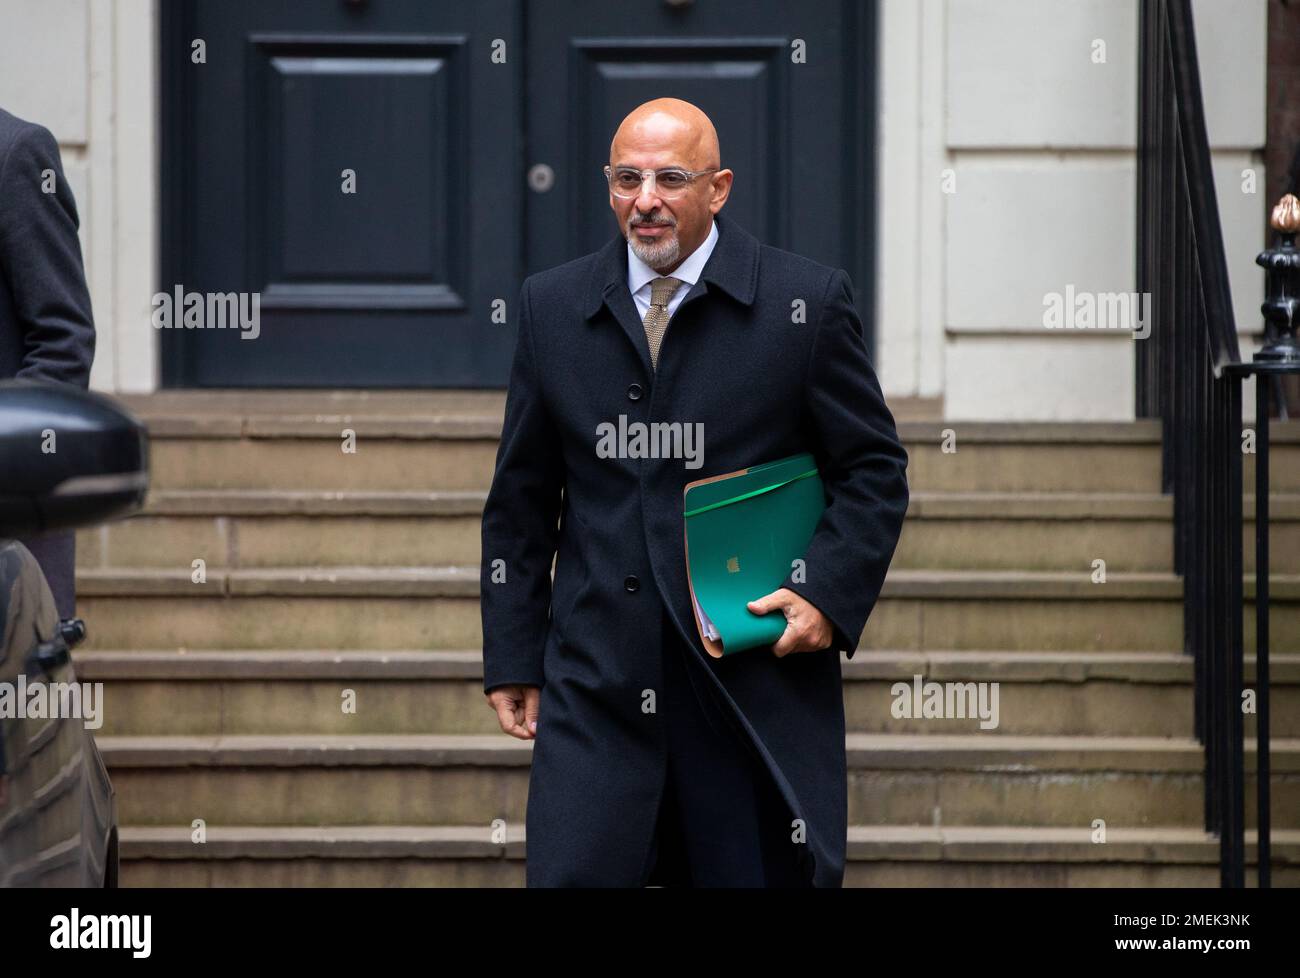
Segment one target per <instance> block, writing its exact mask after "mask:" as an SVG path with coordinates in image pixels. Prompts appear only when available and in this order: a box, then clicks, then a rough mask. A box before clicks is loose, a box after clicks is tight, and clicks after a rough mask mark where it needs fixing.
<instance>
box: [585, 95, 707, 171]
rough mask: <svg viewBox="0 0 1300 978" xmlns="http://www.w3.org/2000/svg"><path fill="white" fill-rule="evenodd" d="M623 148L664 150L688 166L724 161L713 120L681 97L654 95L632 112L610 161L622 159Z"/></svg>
mask: <svg viewBox="0 0 1300 978" xmlns="http://www.w3.org/2000/svg"><path fill="white" fill-rule="evenodd" d="M624 152H633V153H637V152H652V153H653V152H662V153H664V154H667V155H671V156H673V159H672V160H671V161H670V163H673V164H676V165H679V166H684V167H686V168H687V169H688V170H703V169H706V168H708V167H716V166H719V165H720V164H721V158H720V153H719V149H718V131H717V130H716V129H714V128H713V122H712V120H711V119H709V117H708V116H707V115H705V114H704V113H703V112H702V111H701V110H700V109H699V108H698V107H696V106H694V105H692V104H691V103H690V102H683V101H682V100H681V99H679V98H657V99H651V100H650V101H649V102H643V103H641V104H640V105H638V106H637V107H636V108H635V109H633V110H632V111H631V112H629V113H628V115H627V118H625V119H624V120H623V122H622V124H621V125H620V126H619V127H618V131H617V132H616V133H614V139H613V140H612V141H611V142H610V144H609V158H610V161H611V162H617V161H619V160H620V153H624ZM658 165H662V166H667V165H670V164H669V163H663V164H658Z"/></svg>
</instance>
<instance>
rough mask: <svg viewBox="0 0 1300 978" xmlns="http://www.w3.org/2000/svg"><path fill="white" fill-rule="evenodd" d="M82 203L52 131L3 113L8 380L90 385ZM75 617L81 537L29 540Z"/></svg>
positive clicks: (2, 315)
mask: <svg viewBox="0 0 1300 978" xmlns="http://www.w3.org/2000/svg"><path fill="white" fill-rule="evenodd" d="M77 227H78V220H77V204H76V201H75V200H74V199H73V197H72V188H71V187H69V186H68V181H67V180H66V179H65V178H64V175H63V165H62V163H61V161H60V159H59V145H58V143H57V142H55V139H54V137H53V136H52V135H51V134H50V131H49V130H48V129H46V128H45V127H44V126H40V125H37V124H36V123H32V122H26V121H24V120H22V119H19V118H18V117H17V116H14V115H10V114H9V113H8V112H6V111H4V109H0V379H4V380H8V379H11V378H15V377H16V378H21V379H26V380H38V381H50V382H55V383H60V384H71V385H73V386H74V387H80V388H82V389H83V390H84V389H85V388H86V387H87V386H89V384H90V364H91V361H92V360H93V359H94V356H95V324H94V320H93V319H92V317H91V311H90V293H89V291H88V290H87V288H86V276H85V272H84V270H83V268H82V262H81V242H80V241H79V240H78V238H77ZM22 542H23V543H24V544H25V545H26V547H27V549H28V550H30V551H31V552H32V556H34V557H35V558H36V560H37V562H38V563H39V564H40V565H41V570H42V571H44V572H45V579H46V580H47V581H48V582H49V585H50V591H51V592H52V593H53V595H54V602H55V606H56V607H57V608H58V612H59V617H60V618H71V617H72V616H73V613H74V605H75V601H74V597H75V564H76V535H75V533H74V532H73V531H71V530H60V531H56V532H54V533H47V534H43V535H41V536H36V537H31V538H28V539H24V540H23V541H22Z"/></svg>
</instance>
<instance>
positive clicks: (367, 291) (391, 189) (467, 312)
mask: <svg viewBox="0 0 1300 978" xmlns="http://www.w3.org/2000/svg"><path fill="white" fill-rule="evenodd" d="M162 15H163V58H164V67H163V74H164V78H165V79H167V80H168V82H169V84H170V86H171V87H172V88H173V89H174V91H173V92H172V93H171V94H170V95H169V96H168V97H166V98H165V101H164V117H165V119H166V120H167V121H166V122H165V124H164V153H163V168H164V215H165V227H164V246H165V248H166V252H167V253H166V257H165V258H164V262H163V279H164V282H163V290H164V291H168V292H170V291H171V290H172V289H174V287H175V285H176V284H182V285H183V286H184V288H185V290H186V291H197V292H200V293H208V292H219V293H226V292H231V291H235V292H257V293H259V294H260V296H261V331H260V335H259V336H258V337H257V338H256V339H243V338H241V336H240V332H239V331H238V330H223V329H203V330H162V331H161V332H162V334H163V335H162V345H163V353H164V377H165V382H166V383H168V384H169V385H173V386H267V387H292V386H357V387H449V386H450V387H456V386H459V387H478V386H502V385H504V384H505V382H506V379H507V377H508V369H509V358H510V353H511V351H512V349H513V332H512V330H511V329H510V327H509V326H508V325H504V324H494V323H492V321H491V319H492V316H491V314H492V310H493V302H494V300H496V299H504V300H505V301H506V302H507V304H508V305H509V304H513V301H514V297H515V295H516V294H517V290H518V285H519V281H520V278H521V276H520V258H521V253H522V247H521V242H520V241H519V237H518V228H517V222H516V221H515V220H513V218H512V215H515V214H517V213H518V211H519V207H520V206H521V193H522V189H521V187H520V180H519V177H518V173H519V158H520V134H521V132H522V128H523V127H522V123H521V119H520V112H521V108H522V101H521V99H520V84H519V80H520V78H521V77H522V65H521V62H522V54H523V52H522V47H520V46H519V43H518V42H519V20H520V15H519V6H518V3H516V2H513V0H483V2H477V3H474V4H452V3H429V2H427V0H384V2H382V3H355V4H354V3H343V2H322V3H313V4H303V3H292V2H287V0H281V2H266V0H223V2H221V3H199V2H194V0H187V2H182V3H176V4H172V3H169V4H166V5H164V6H163V8H162ZM194 38H201V39H203V40H204V41H205V43H206V47H207V52H206V53H207V62H206V63H205V64H198V65H196V64H192V63H191V60H190V52H191V50H192V47H191V44H192V39H194ZM498 39H499V40H500V41H501V42H503V43H504V44H505V48H504V50H505V52H506V54H507V57H506V60H505V63H498V62H494V60H493V58H492V51H493V42H494V41H496V40H498ZM512 53H513V54H514V57H513V58H512V57H510V54H512ZM345 171H347V173H351V174H355V193H345V192H344V184H345V180H346V179H347V176H346V174H345Z"/></svg>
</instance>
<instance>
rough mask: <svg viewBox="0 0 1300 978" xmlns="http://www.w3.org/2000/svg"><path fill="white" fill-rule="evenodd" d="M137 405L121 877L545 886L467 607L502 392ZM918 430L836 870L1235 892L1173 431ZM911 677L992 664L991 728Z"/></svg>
mask: <svg viewBox="0 0 1300 978" xmlns="http://www.w3.org/2000/svg"><path fill="white" fill-rule="evenodd" d="M127 400H128V402H129V403H130V406H131V407H133V408H134V409H135V410H136V411H137V413H138V414H140V416H141V417H142V418H144V419H145V420H146V421H147V422H148V424H149V426H150V429H151V432H152V436H153V489H152V492H151V495H150V501H149V504H148V506H147V508H146V510H145V511H144V512H143V513H142V514H141V515H139V516H137V517H135V518H133V519H131V520H128V521H126V522H123V523H118V524H113V525H109V526H106V527H100V528H96V529H92V530H89V531H86V532H84V533H82V534H81V536H80V541H79V554H78V557H79V563H80V571H79V614H80V615H82V617H84V618H85V619H86V621H87V624H88V627H89V633H90V638H89V640H88V642H87V644H86V646H84V647H83V648H82V649H79V650H78V652H77V653H76V657H75V661H76V665H77V669H78V674H79V677H80V678H82V679H90V680H102V681H104V682H105V683H106V685H107V693H106V695H107V697H108V699H107V701H106V720H105V725H104V728H103V729H102V730H101V731H99V737H98V740H99V744H100V749H101V751H102V753H103V756H104V758H105V761H106V762H107V764H108V766H109V770H110V772H111V774H112V777H113V781H114V784H115V786H116V788H117V792H118V804H119V816H120V821H121V826H122V828H121V853H122V863H123V865H122V879H123V882H124V885H137V886H147V885H164V886H168V885H178V886H185V885H196V886H203V885H266V886H278V885H316V886H335V885H363V886H364V885H385V886H400V885H439V886H444V885H445V886H459V885H487V886H497V885H520V884H522V882H523V877H524V872H523V869H524V863H523V856H524V839H523V825H524V811H525V801H526V795H527V787H528V764H529V757H530V751H531V746H530V745H528V744H526V743H523V742H520V741H517V740H514V739H512V738H509V737H507V736H505V735H504V734H501V733H500V732H499V731H498V730H497V728H496V721H495V718H494V716H493V715H492V713H491V712H490V711H489V710H488V708H487V707H486V705H485V701H484V698H483V695H482V692H481V679H482V671H481V661H480V652H479V648H480V639H481V635H480V624H479V613H478V605H477V590H478V559H479V552H478V548H479V517H480V514H481V509H482V503H483V498H484V495H485V492H486V490H487V487H488V485H489V484H490V481H491V474H492V467H493V462H494V459H495V452H496V441H495V439H496V436H497V435H498V433H499V429H500V421H501V411H502V406H503V397H502V395H501V394H500V393H499V392H438V393H421V394H404V393H391V394H385V393H337V394H331V393H321V392H310V393H306V392H304V393H298V394H291V393H276V392H247V393H237V392H213V393H199V392H183V393H161V394H156V395H151V396H149V397H143V398H138V399H134V400H132V399H127ZM905 417H906V415H905V414H902V413H900V418H905ZM345 429H351V430H353V431H355V433H356V440H357V451H356V453H355V454H347V453H345V452H343V451H342V448H341V446H342V443H343V436H344V431H345ZM899 429H900V434H901V435H902V436H903V438H904V440H905V443H906V446H907V449H908V452H909V456H910V459H911V462H910V465H909V470H908V473H909V481H910V484H911V488H912V503H911V508H910V511H909V513H908V519H907V524H906V528H905V530H904V534H903V539H902V542H901V544H900V548H899V552H898V554H897V555H896V557H895V561H894V565H893V570H892V572H891V574H890V577H889V579H888V581H887V583H886V587H885V591H884V594H883V595H882V597H881V600H880V602H879V603H878V605H877V607H876V610H875V612H874V613H873V615H872V617H871V620H870V622H869V623H868V625H867V630H866V633H865V636H864V643H863V646H862V647H861V649H860V651H859V652H858V654H857V655H856V656H855V657H854V659H853V660H852V661H847V660H846V661H845V663H844V680H845V689H844V695H845V704H846V710H847V721H848V727H849V734H848V744H847V747H848V759H849V823H850V829H849V846H848V867H847V871H846V875H845V884H846V885H848V886H854V885H861V886H872V885H877V886H883V885H908V886H913V885H914V886H939V885H942V886H953V885H1029V886H1042V885H1047V886H1056V885H1062V886H1130V885H1154V886H1174V885H1200V886H1214V885H1217V881H1218V870H1217V857H1218V843H1217V841H1216V840H1215V839H1214V838H1213V837H1211V836H1209V835H1208V834H1207V833H1205V832H1204V830H1203V822H1202V808H1203V797H1202V777H1201V770H1202V766H1203V753H1202V750H1201V748H1200V745H1199V744H1198V743H1197V742H1196V740H1195V738H1194V737H1193V730H1192V722H1193V713H1192V663H1191V661H1190V660H1189V659H1188V658H1187V657H1185V656H1184V655H1183V654H1182V652H1181V651H1180V649H1181V645H1182V643H1181V638H1180V636H1181V604H1180V595H1181V583H1180V581H1179V579H1178V578H1177V577H1176V576H1175V575H1174V574H1173V572H1172V538H1173V534H1172V523H1171V520H1172V502H1171V500H1169V499H1168V498H1166V497H1163V496H1161V494H1160V492H1159V489H1160V484H1159V472H1160V446H1159V429H1158V427H1157V425H1156V424H1155V423H1154V422H1152V423H1147V422H1137V423H1128V424H1013V425H1006V424H973V423H972V424H961V423H939V422H933V421H921V420H915V421H913V420H900V424H899ZM945 429H951V430H952V432H953V433H955V446H956V451H943V450H942V443H943V442H944V430H945ZM1297 429H1300V425H1279V426H1276V427H1275V429H1274V446H1275V450H1274V455H1273V459H1272V462H1273V473H1274V475H1273V479H1274V482H1273V485H1274V490H1275V493H1276V495H1275V499H1274V503H1273V518H1274V520H1275V524H1274V536H1273V560H1274V565H1273V575H1274V576H1273V593H1274V603H1273V635H1274V654H1273V657H1272V660H1271V661H1272V679H1273V724H1272V734H1273V754H1272V762H1273V778H1274V784H1273V819H1274V823H1273V824H1274V832H1273V845H1274V858H1275V860H1276V869H1275V873H1274V885H1278V886H1285V885H1292V886H1294V885H1300V709H1298V708H1297V707H1300V546H1298V545H1297V535H1298V534H1300V430H1297ZM951 440H952V439H951V438H949V439H948V441H949V442H951ZM1249 468H1250V466H1249V463H1248V465H1247V469H1248V470H1249ZM1247 474H1248V476H1249V471H1248V473H1247ZM1247 509H1248V511H1249V509H1250V507H1249V506H1248V507H1247ZM1247 532H1248V533H1251V532H1253V531H1252V530H1250V529H1249V528H1248V530H1247ZM1246 556H1247V563H1248V569H1250V562H1251V558H1252V556H1253V550H1252V549H1250V548H1249V547H1248V548H1247V554H1246ZM1098 559H1100V560H1104V561H1105V566H1106V580H1105V583H1094V582H1093V573H1094V566H1093V562H1094V561H1095V560H1098ZM196 560H202V561H203V570H204V579H203V580H202V581H201V582H199V583H196V582H195V580H194V576H195V570H194V562H195V561H196ZM1248 590H1249V587H1248ZM1250 614H1251V609H1250V608H1249V607H1248V608H1247V616H1248V618H1247V620H1248V622H1249V621H1250V618H1249V615H1250ZM1246 641H1247V650H1248V661H1247V679H1248V681H1249V680H1250V678H1251V677H1252V674H1253V656H1251V655H1250V652H1251V650H1252V649H1253V629H1251V628H1248V629H1247V636H1246ZM917 675H921V676H923V677H924V679H925V680H927V681H938V682H948V681H958V682H985V681H988V682H993V681H996V682H997V683H999V720H1000V723H999V725H998V727H997V728H996V729H992V730H983V729H981V728H980V725H979V721H978V719H974V718H972V719H969V720H961V719H896V718H894V717H893V716H892V713H891V709H890V706H891V702H892V700H893V694H892V692H891V687H892V686H893V685H894V684H895V683H896V682H900V681H901V682H906V683H909V684H910V683H911V682H912V680H913V677H914V676H917ZM350 696H351V697H354V698H355V704H356V708H355V711H354V712H345V710H344V702H345V698H346V697H350ZM1253 729H1254V727H1253V723H1251V722H1250V718H1248V722H1247V730H1248V734H1249V733H1251V732H1253ZM1246 756H1247V767H1248V768H1253V756H1254V754H1253V742H1248V743H1247V752H1246ZM1249 789H1250V791H1251V792H1252V797H1251V798H1250V799H1249V800H1248V803H1247V810H1248V812H1247V818H1248V824H1253V823H1254V806H1253V791H1254V785H1253V781H1251V782H1250V785H1249ZM1099 819H1100V820H1103V821H1104V823H1105V831H1106V834H1105V841H1104V843H1099V842H1097V841H1094V822H1095V820H1099ZM196 820H202V823H201V828H202V829H203V830H204V831H205V833H206V834H205V837H204V838H205V841H203V842H201V843H200V842H196V841H194V840H195V833H196V828H195V824H196ZM494 820H502V822H500V823H497V825H498V826H500V827H503V834H502V833H500V832H494ZM1250 838H1252V839H1253V835H1252V836H1251V837H1250ZM1248 841H1249V840H1248ZM1249 850H1250V851H1249V853H1248V856H1249V858H1251V859H1252V860H1253V854H1254V847H1253V845H1251V846H1249ZM1248 875H1253V873H1252V874H1248Z"/></svg>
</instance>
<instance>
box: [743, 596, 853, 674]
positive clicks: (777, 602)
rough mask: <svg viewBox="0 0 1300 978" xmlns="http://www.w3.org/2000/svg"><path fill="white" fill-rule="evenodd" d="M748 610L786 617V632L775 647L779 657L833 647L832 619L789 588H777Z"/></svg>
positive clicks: (752, 602) (773, 649)
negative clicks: (782, 613) (777, 613)
mask: <svg viewBox="0 0 1300 978" xmlns="http://www.w3.org/2000/svg"><path fill="white" fill-rule="evenodd" d="M746 607H748V608H749V610H750V611H752V612H753V613H754V614H756V615H766V614H768V613H769V612H772V611H777V610H778V609H779V610H780V611H782V612H784V614H785V632H784V633H782V635H781V637H780V639H778V640H777V642H776V643H775V644H774V645H773V646H772V651H773V652H775V653H776V656H777V658H778V659H779V658H781V657H782V656H783V655H785V654H786V653H787V652H817V651H819V650H821V649H826V648H830V644H831V642H832V641H834V639H835V630H834V628H833V627H832V626H831V623H830V620H829V619H828V618H827V617H826V616H825V615H823V614H822V613H821V612H820V611H818V610H817V609H816V608H815V607H813V605H812V604H810V603H809V602H807V601H805V600H804V599H803V598H801V597H800V596H799V595H797V594H795V593H794V592H793V591H791V590H790V589H789V588H784V587H783V588H777V589H776V590H775V591H773V592H772V593H771V594H765V595H763V597H761V598H759V599H758V600H756V601H751V602H749V604H748V605H746Z"/></svg>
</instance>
